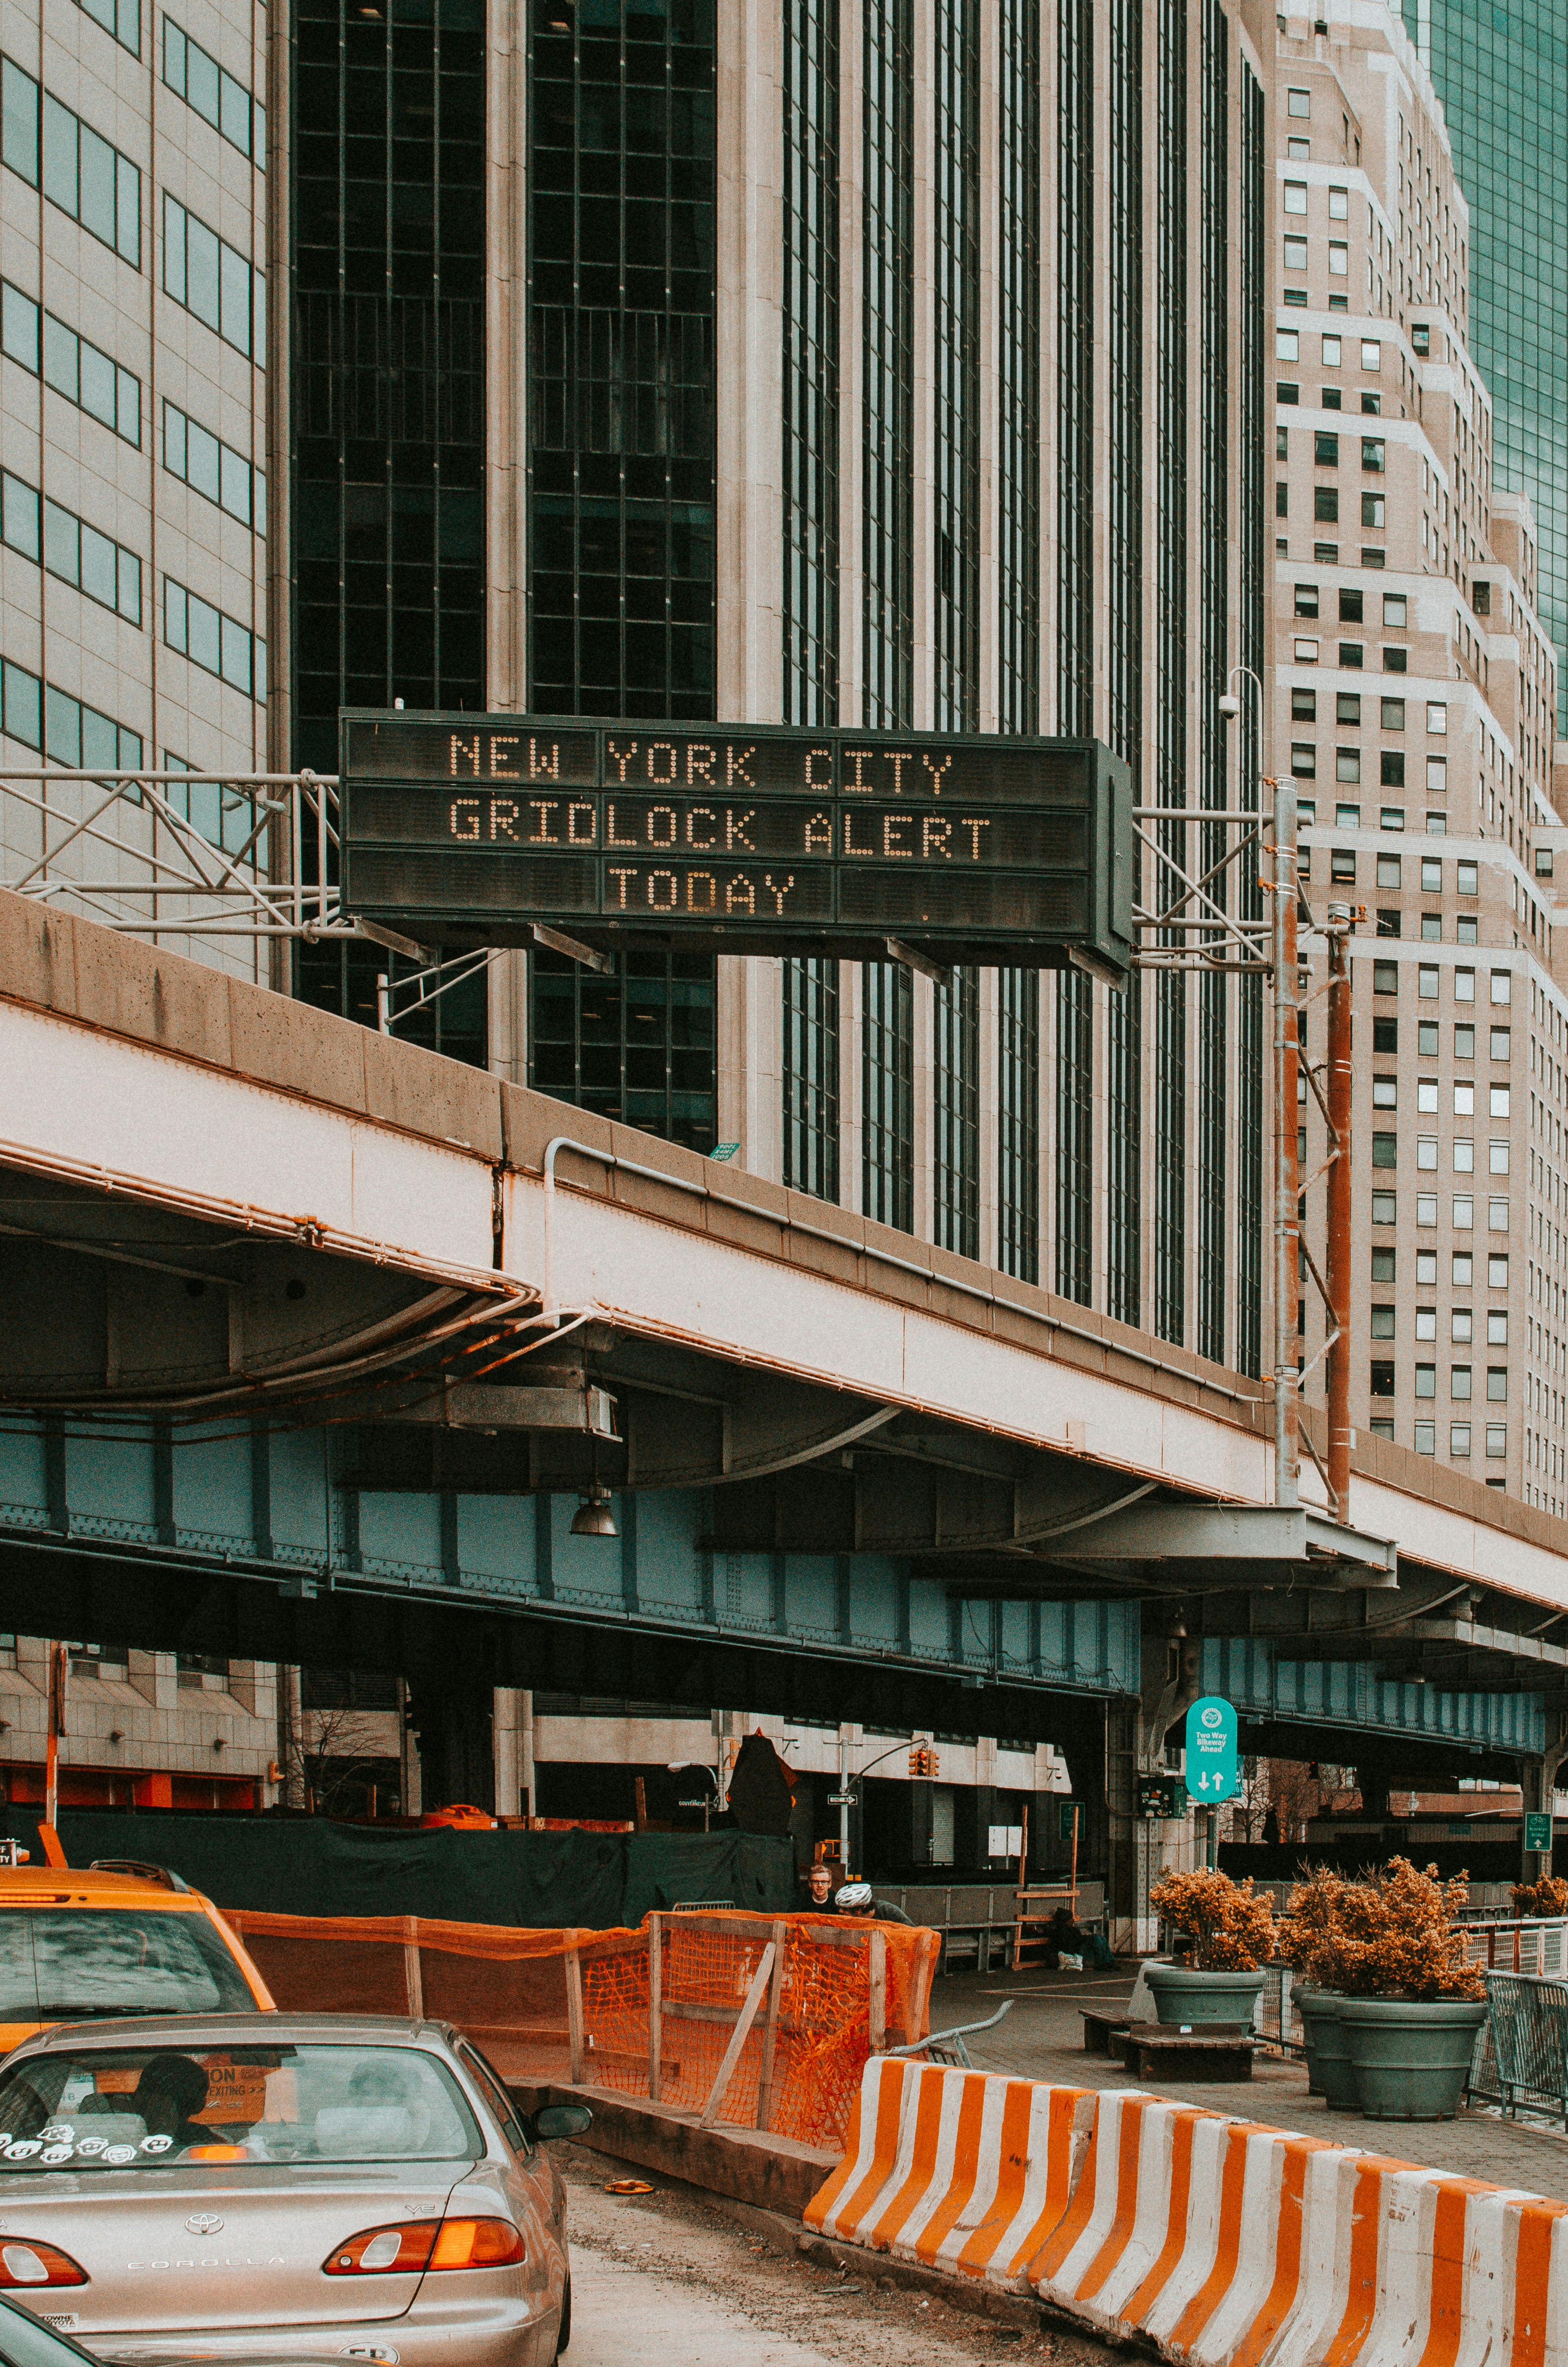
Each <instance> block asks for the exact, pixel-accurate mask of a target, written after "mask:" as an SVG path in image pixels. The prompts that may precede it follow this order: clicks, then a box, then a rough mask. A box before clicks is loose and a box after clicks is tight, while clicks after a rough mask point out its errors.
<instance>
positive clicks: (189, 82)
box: [164, 17, 267, 166]
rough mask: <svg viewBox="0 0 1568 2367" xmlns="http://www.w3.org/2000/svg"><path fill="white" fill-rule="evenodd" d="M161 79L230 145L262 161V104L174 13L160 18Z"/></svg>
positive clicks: (264, 150)
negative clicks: (162, 53)
mask: <svg viewBox="0 0 1568 2367" xmlns="http://www.w3.org/2000/svg"><path fill="white" fill-rule="evenodd" d="M164 80H165V83H166V84H167V85H168V86H169V88H170V89H171V90H172V91H176V92H177V94H178V95H179V96H180V97H181V98H183V99H184V101H185V103H186V105H187V107H189V108H194V110H195V112H196V113H197V114H198V115H199V116H200V117H201V119H202V120H203V122H206V123H210V125H211V126H212V129H213V130H214V131H217V132H221V133H222V137H223V138H224V139H225V140H226V141H227V142H229V145H230V146H231V148H237V149H238V150H239V152H240V153H241V155H242V156H250V157H252V158H254V159H255V161H256V164H261V165H263V166H265V164H266V162H267V110H266V108H262V107H258V106H257V105H256V101H255V99H254V98H252V96H251V95H250V93H249V91H248V90H247V89H246V88H245V86H244V83H243V82H237V81H236V80H235V79H234V76H233V74H230V73H228V72H227V70H226V69H225V68H224V67H222V66H221V65H220V64H219V63H218V61H217V59H216V58H210V57H209V56H208V54H207V52H206V51H205V50H204V49H203V48H202V47H201V45H200V43H199V41H193V40H191V39H190V37H189V35H188V34H187V33H185V32H182V31H181V29H180V28H179V26H177V25H176V23H175V20H174V18H173V17H165V18H164Z"/></svg>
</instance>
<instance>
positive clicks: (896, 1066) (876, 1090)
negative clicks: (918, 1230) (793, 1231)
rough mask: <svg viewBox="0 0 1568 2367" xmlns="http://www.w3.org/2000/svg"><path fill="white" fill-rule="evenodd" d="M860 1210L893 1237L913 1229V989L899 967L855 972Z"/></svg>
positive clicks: (881, 965) (875, 965) (872, 966)
mask: <svg viewBox="0 0 1568 2367" xmlns="http://www.w3.org/2000/svg"><path fill="white" fill-rule="evenodd" d="M861 978H862V1003H861V1042H860V1080H861V1135H862V1144H863V1155H862V1162H861V1206H862V1207H863V1208H864V1210H865V1213H866V1215H867V1216H868V1217H875V1218H876V1219H877V1221H878V1222H879V1223H880V1224H884V1225H892V1226H894V1227H895V1228H896V1229H898V1230H899V1231H900V1232H904V1233H907V1232H910V1231H912V1230H913V1229H914V1226H915V991H914V983H913V980H912V979H911V975H910V972H909V971H908V969H906V968H905V967H904V965H903V963H902V962H867V963H866V964H865V966H864V968H863V969H862V972H861Z"/></svg>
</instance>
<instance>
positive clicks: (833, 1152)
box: [783, 958, 838, 1200]
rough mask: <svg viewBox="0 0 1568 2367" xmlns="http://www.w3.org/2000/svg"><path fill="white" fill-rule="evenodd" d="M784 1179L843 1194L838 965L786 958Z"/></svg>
mask: <svg viewBox="0 0 1568 2367" xmlns="http://www.w3.org/2000/svg"><path fill="white" fill-rule="evenodd" d="M783 970H784V988H783V992H784V1010H783V1023H784V1181H785V1183H787V1184H790V1186H792V1188H793V1189H794V1190H796V1191H799V1192H810V1193H812V1195H814V1196H815V1197H816V1198H817V1199H819V1200H836V1199H837V1197H838V964H837V962H836V960H832V959H826V960H824V959H821V958H812V959H809V960H791V959H786V961H785V962H784V964H783Z"/></svg>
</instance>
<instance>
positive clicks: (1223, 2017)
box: [1143, 1965, 1263, 2022]
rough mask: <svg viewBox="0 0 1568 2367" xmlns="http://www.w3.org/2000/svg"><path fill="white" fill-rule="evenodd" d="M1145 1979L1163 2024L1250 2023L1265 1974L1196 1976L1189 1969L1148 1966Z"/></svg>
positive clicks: (1187, 1967) (1183, 1966)
mask: <svg viewBox="0 0 1568 2367" xmlns="http://www.w3.org/2000/svg"><path fill="white" fill-rule="evenodd" d="M1143 1977H1144V1979H1145V1980H1146V1981H1147V1982H1148V1984H1149V1988H1150V1991H1151V1994H1152V1995H1153V1999H1154V2012H1155V2015H1156V2017H1157V2018H1158V2019H1159V2020H1160V2021H1161V2022H1251V2020H1252V2014H1253V2008H1254V2006H1255V2005H1256V2002H1257V1999H1258V1998H1259V1996H1260V1995H1261V1993H1262V1989H1263V1975H1262V1974H1261V1973H1195V1972H1194V1971H1193V1970H1192V1969H1191V1967H1190V1966H1189V1965H1144V1967H1143Z"/></svg>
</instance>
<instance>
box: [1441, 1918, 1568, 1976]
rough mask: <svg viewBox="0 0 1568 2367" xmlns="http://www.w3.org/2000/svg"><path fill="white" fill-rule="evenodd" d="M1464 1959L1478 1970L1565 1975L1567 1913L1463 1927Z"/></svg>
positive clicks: (1567, 1944)
mask: <svg viewBox="0 0 1568 2367" xmlns="http://www.w3.org/2000/svg"><path fill="white" fill-rule="evenodd" d="M1464 1941H1465V1948H1464V1960H1465V1963H1466V1964H1467V1965H1474V1966H1475V1968H1476V1970H1477V1971H1478V1972H1488V1973H1535V1974H1540V1975H1556V1974H1561V1975H1563V1976H1568V1916H1554V1917H1538V1916H1521V1917H1520V1918H1518V1919H1517V1920H1515V1921H1507V1922H1505V1921H1498V1922H1496V1923H1471V1924H1467V1925H1466V1926H1465V1934H1464Z"/></svg>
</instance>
